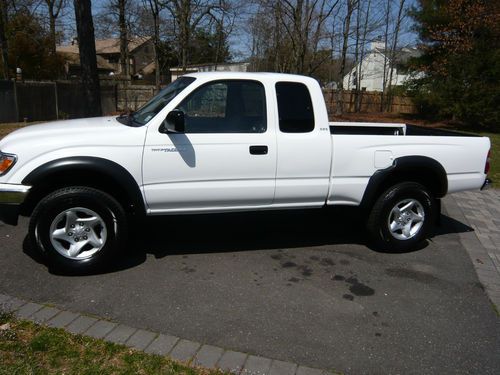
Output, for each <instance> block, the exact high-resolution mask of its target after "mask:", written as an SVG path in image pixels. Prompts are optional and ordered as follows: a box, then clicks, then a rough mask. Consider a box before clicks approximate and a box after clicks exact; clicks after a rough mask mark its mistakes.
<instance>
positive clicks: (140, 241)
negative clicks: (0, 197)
mask: <svg viewBox="0 0 500 375" xmlns="http://www.w3.org/2000/svg"><path fill="white" fill-rule="evenodd" d="M364 219H365V215H364V214H363V213H362V212H361V211H359V210H357V209H352V208H344V207H338V208H328V209H321V210H289V211H262V212H242V213H228V214H206V215H177V216H164V217H149V218H147V219H145V220H144V221H142V222H140V223H135V224H133V225H131V226H130V232H129V241H128V248H127V249H126V251H125V252H124V253H125V254H126V255H125V256H123V257H120V259H118V260H117V261H116V262H114V263H113V264H112V265H111V268H108V269H106V270H102V272H117V271H120V270H124V269H128V268H131V267H135V266H137V265H139V264H141V263H143V262H144V261H145V260H146V256H147V255H148V254H151V255H153V256H154V257H155V258H157V259H160V258H163V257H166V256H169V255H180V254H182V255H188V254H202V253H221V252H238V251H252V250H271V249H290V248H299V247H312V246H324V245H335V244H360V245H365V246H367V247H368V248H369V249H370V250H372V251H377V252H380V251H381V250H379V249H376V248H373V247H371V246H370V244H369V240H368V238H367V235H366V231H365V226H364ZM471 230H472V228H470V227H469V226H467V225H465V224H463V223H461V222H459V221H457V220H455V219H453V218H451V217H449V216H446V215H442V216H441V220H440V224H439V225H438V227H437V230H436V232H435V236H440V235H444V234H449V233H462V232H469V231H471ZM427 245H428V243H425V242H424V243H423V244H422V246H420V247H418V248H417V249H415V250H414V251H419V250H421V249H423V248H425V247H426V246H427ZM23 247H24V251H25V253H26V254H28V255H29V256H31V257H32V258H33V259H35V260H36V261H38V262H42V261H43V260H42V259H41V258H40V256H39V255H38V253H37V252H36V251H33V249H32V247H31V246H30V244H29V242H28V241H25V244H24V246H23ZM51 271H52V272H54V273H58V274H59V272H57V271H56V270H51Z"/></svg>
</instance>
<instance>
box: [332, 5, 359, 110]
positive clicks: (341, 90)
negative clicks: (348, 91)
mask: <svg viewBox="0 0 500 375" xmlns="http://www.w3.org/2000/svg"><path fill="white" fill-rule="evenodd" d="M355 1H356V0H347V14H346V16H345V22H344V33H343V43H342V57H341V62H340V85H339V89H338V94H337V95H338V100H337V110H336V114H337V115H340V114H342V112H344V75H345V65H346V58H347V46H348V44H347V43H348V41H349V29H350V27H351V16H352V12H353V10H354V4H355Z"/></svg>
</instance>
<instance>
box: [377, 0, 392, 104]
mask: <svg viewBox="0 0 500 375" xmlns="http://www.w3.org/2000/svg"><path fill="white" fill-rule="evenodd" d="M391 1H392V0H387V8H386V10H385V35H384V70H383V76H382V91H381V93H380V112H383V111H384V108H385V89H386V86H387V63H388V61H389V59H388V57H387V43H388V40H389V22H390V16H391Z"/></svg>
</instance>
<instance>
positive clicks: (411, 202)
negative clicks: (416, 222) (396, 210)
mask: <svg viewBox="0 0 500 375" xmlns="http://www.w3.org/2000/svg"><path fill="white" fill-rule="evenodd" d="M414 205H415V201H414V200H411V201H409V202H408V203H407V204H405V205H404V206H403V207H401V208H400V210H401V211H402V212H405V211H409V210H411V209H412V208H413V206H414Z"/></svg>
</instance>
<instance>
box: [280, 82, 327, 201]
mask: <svg viewBox="0 0 500 375" xmlns="http://www.w3.org/2000/svg"><path fill="white" fill-rule="evenodd" d="M275 88H276V96H277V106H278V108H277V109H278V117H279V128H278V132H277V142H278V162H277V172H276V193H275V200H274V203H275V205H282V204H283V205H294V206H312V207H314V206H322V205H323V204H324V203H325V201H326V196H327V194H328V184H329V178H330V165H331V153H332V142H331V135H330V131H329V127H328V115H327V113H326V109H325V108H324V106H325V104H324V103H325V101H324V98H323V95H322V93H321V89H320V88H319V86H318V87H317V90H314V92H312V93H311V92H310V91H309V89H308V86H306V85H305V84H304V83H300V82H277V83H276V85H275ZM313 100H314V103H317V104H316V105H317V106H318V108H317V109H316V111H315V109H314V107H313ZM320 106H323V107H321V108H320Z"/></svg>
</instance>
